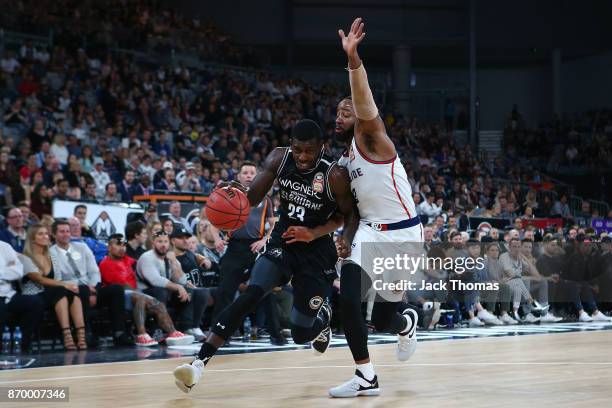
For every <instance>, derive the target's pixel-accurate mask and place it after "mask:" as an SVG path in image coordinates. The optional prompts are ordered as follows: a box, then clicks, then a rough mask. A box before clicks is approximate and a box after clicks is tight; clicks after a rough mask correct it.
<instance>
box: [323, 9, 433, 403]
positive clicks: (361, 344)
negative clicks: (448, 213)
mask: <svg viewBox="0 0 612 408" xmlns="http://www.w3.org/2000/svg"><path fill="white" fill-rule="evenodd" d="M363 29H364V24H363V23H362V21H361V19H360V18H357V19H356V20H355V21H353V24H352V26H351V29H350V31H349V33H348V35H345V33H344V31H343V30H339V31H338V34H339V35H340V38H341V40H342V48H343V49H344V51H345V52H346V55H347V57H348V68H347V70H348V71H349V80H350V84H351V98H346V99H344V100H342V101H341V102H340V103H339V104H338V110H337V116H336V136H337V139H338V140H339V141H344V142H345V143H346V144H347V151H346V152H345V154H343V157H342V158H341V159H340V160H339V161H338V163H339V164H340V165H343V166H345V167H347V169H348V172H349V175H350V177H351V190H352V192H353V195H354V196H355V200H356V202H357V208H358V209H359V215H360V223H359V227H358V229H357V232H356V234H355V237H354V239H353V244H352V245H351V249H350V255H349V256H348V258H347V259H345V262H344V264H343V266H342V272H341V278H340V279H341V282H340V305H341V308H342V317H343V325H344V331H345V334H346V339H347V342H348V344H349V347H350V349H351V353H352V354H353V358H354V360H355V364H356V365H357V368H356V370H355V375H354V377H353V378H351V379H350V380H349V381H347V382H346V383H344V384H341V385H339V386H337V387H334V388H332V389H330V390H329V394H330V396H332V397H356V396H360V395H378V394H379V393H380V388H379V385H378V378H377V376H376V374H375V372H374V367H373V365H372V363H371V362H370V358H369V354H368V347H367V333H368V332H367V328H366V326H365V322H364V321H363V319H362V318H361V274H362V271H361V262H362V259H361V256H362V252H363V251H364V248H363V244H364V243H397V244H399V243H406V242H414V243H420V242H423V229H422V226H421V222H420V219H419V217H418V216H417V212H416V208H415V205H414V202H413V201H412V189H411V187H410V184H409V182H408V177H407V176H406V171H405V169H404V167H403V166H402V163H401V161H400V158H399V157H398V154H397V151H396V150H395V146H394V144H393V142H392V141H391V139H390V138H389V136H388V135H387V132H386V129H385V125H384V123H383V121H382V119H381V118H380V116H379V114H378V108H377V107H376V104H375V102H374V98H373V96H372V91H371V90H370V87H369V84H368V78H367V75H366V71H365V68H364V66H363V63H362V61H361V59H360V58H359V54H358V53H357V47H358V45H359V44H360V43H361V41H363V38H364V37H365V32H364V30H363ZM385 245H387V244H385ZM415 245H416V246H418V245H419V244H415ZM344 250H345V251H347V252H348V250H347V249H346V248H345V249H344ZM400 305H401V304H400V303H398V302H388V301H387V302H385V301H382V299H378V301H377V302H375V304H374V309H373V311H372V323H374V325H375V327H376V329H377V330H378V331H382V332H389V333H393V334H398V348H397V357H398V359H399V360H400V361H405V360H408V359H409V358H410V356H411V355H412V354H413V353H414V351H415V349H416V326H417V321H418V316H417V312H416V311H415V310H413V309H411V308H406V309H404V310H402V309H399V307H400Z"/></svg>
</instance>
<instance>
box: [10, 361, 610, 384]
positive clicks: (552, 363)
mask: <svg viewBox="0 0 612 408" xmlns="http://www.w3.org/2000/svg"><path fill="white" fill-rule="evenodd" d="M521 365H533V366H612V361H610V362H602V361H594V362H586V361H540V362H537V361H535V362H534V361H511V362H500V361H490V362H486V361H483V362H457V363H412V364H411V363H407V364H377V365H376V367H387V368H401V367H404V368H406V367H453V366H455V367H457V366H466V367H469V366H475V367H478V366H521ZM354 367H355V365H354V364H351V365H327V366H284V367H251V368H224V369H207V370H206V372H207V373H208V372H216V373H232V372H248V371H283V370H314V369H316V370H319V369H344V368H354ZM162 374H164V375H170V374H172V371H166V370H164V371H150V372H143V373H123V374H97V375H95V374H93V375H78V376H72V377H50V378H33V379H27V380H16V381H0V385H11V384H26V383H36V382H42V381H66V380H84V379H90V378H116V377H137V376H146V375H162Z"/></svg>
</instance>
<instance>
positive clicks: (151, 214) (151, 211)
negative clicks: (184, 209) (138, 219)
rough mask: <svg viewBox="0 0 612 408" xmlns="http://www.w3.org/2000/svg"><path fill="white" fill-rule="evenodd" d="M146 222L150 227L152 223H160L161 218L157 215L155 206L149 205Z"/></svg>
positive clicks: (146, 210) (145, 217) (146, 211)
mask: <svg viewBox="0 0 612 408" xmlns="http://www.w3.org/2000/svg"><path fill="white" fill-rule="evenodd" d="M144 221H145V223H146V224H147V225H148V224H150V223H151V222H155V221H159V217H158V215H157V207H156V206H155V204H149V205H147V208H146V209H145V213H144Z"/></svg>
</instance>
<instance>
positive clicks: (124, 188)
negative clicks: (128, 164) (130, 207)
mask: <svg viewBox="0 0 612 408" xmlns="http://www.w3.org/2000/svg"><path fill="white" fill-rule="evenodd" d="M134 179H135V175H134V172H133V171H132V170H127V171H126V172H125V174H124V176H123V180H121V183H119V185H118V186H117V192H118V195H119V197H121V199H122V200H123V201H126V202H131V201H132V191H133V187H134V186H135V183H134Z"/></svg>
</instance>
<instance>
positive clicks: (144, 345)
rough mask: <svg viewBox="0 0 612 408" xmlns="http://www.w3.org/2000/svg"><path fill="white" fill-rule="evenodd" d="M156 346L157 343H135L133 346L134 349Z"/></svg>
mask: <svg viewBox="0 0 612 408" xmlns="http://www.w3.org/2000/svg"><path fill="white" fill-rule="evenodd" d="M158 344H159V343H158V342H155V343H150V344H138V343H136V344H135V346H136V347H154V346H157V345H158Z"/></svg>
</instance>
